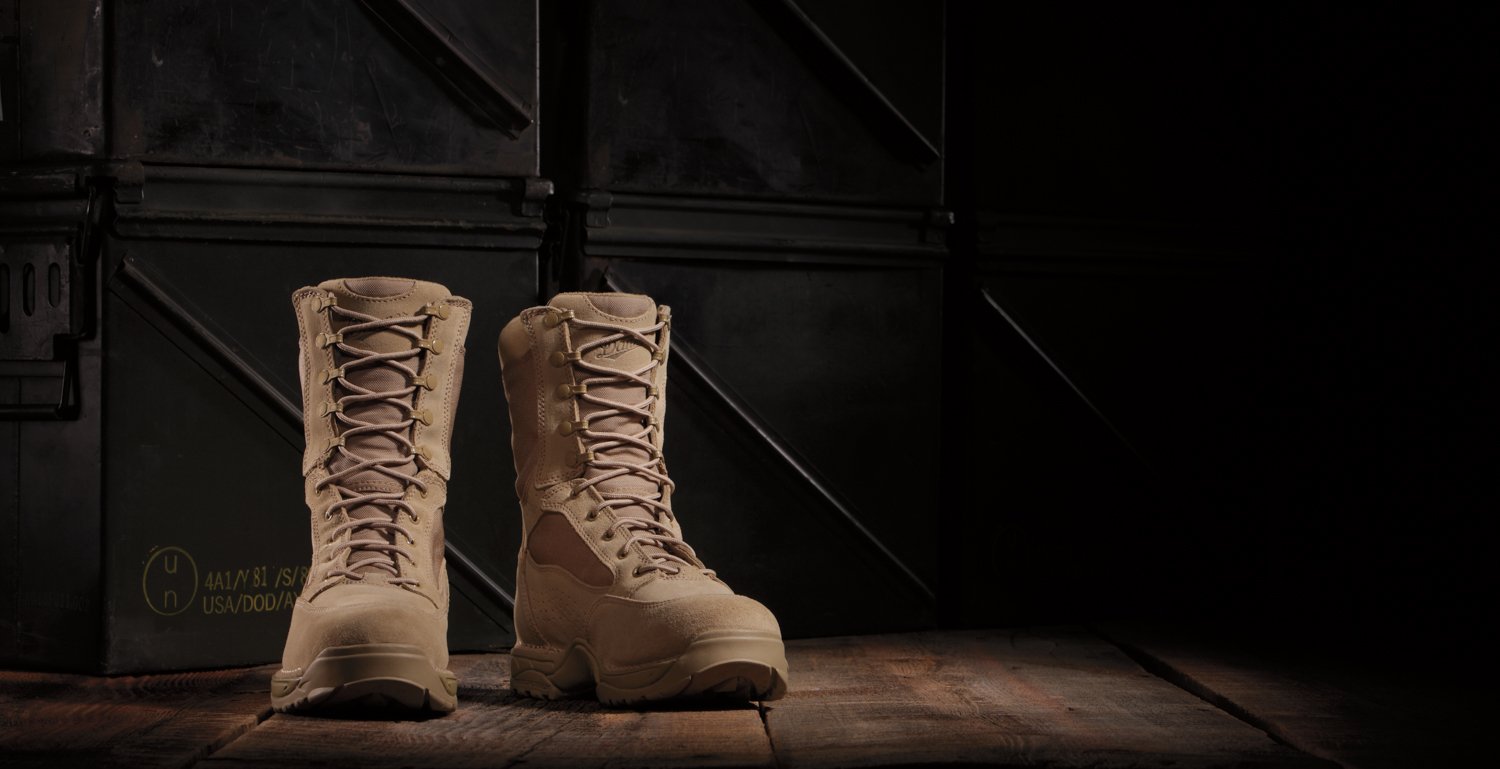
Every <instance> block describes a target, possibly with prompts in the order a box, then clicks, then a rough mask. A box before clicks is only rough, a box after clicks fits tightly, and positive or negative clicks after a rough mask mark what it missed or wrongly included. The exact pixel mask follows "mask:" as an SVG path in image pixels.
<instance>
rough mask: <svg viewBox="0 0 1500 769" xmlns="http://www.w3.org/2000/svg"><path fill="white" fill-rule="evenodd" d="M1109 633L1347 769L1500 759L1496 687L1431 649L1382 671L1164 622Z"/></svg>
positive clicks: (1160, 667) (1210, 696) (1172, 675)
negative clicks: (1499, 754) (1452, 674)
mask: <svg viewBox="0 0 1500 769" xmlns="http://www.w3.org/2000/svg"><path fill="white" fill-rule="evenodd" d="M1100 629H1101V631H1102V632H1103V633H1104V634H1105V635H1106V636H1108V637H1109V638H1110V640H1112V641H1114V642H1116V643H1117V644H1119V645H1121V646H1122V648H1124V649H1126V650H1127V651H1129V652H1130V653H1131V654H1133V655H1135V656H1136V657H1137V658H1138V659H1142V661H1143V662H1144V663H1145V664H1146V665H1148V666H1149V667H1150V668H1151V669H1152V670H1153V671H1154V672H1157V673H1158V674H1159V675H1161V676H1163V677H1165V678H1167V679H1168V680H1171V681H1173V682H1174V683H1177V684H1178V685H1180V686H1182V687H1183V688H1185V689H1187V690H1189V691H1191V692H1193V693H1194V694H1197V695H1198V696H1200V697H1202V698H1204V699H1205V700H1208V701H1209V702H1211V703H1213V704H1215V705H1217V706H1218V707H1220V708H1222V709H1224V710H1225V711H1227V712H1230V713H1233V714H1235V715H1237V716H1239V717H1240V718H1243V719H1244V720H1246V721H1248V722H1250V723H1252V724H1254V725H1256V726H1258V727H1260V728H1262V729H1264V730H1266V731H1267V732H1268V733H1270V734H1272V735H1275V737H1276V738H1277V739H1279V740H1281V741H1283V742H1285V743H1287V744H1288V745H1292V746H1294V747H1296V748H1298V749H1300V750H1303V751H1306V752H1308V753H1311V754H1313V755H1316V756H1321V757H1323V758H1327V759H1329V760H1330V761H1336V762H1338V763H1339V764H1341V765H1342V766H1343V767H1344V769H1406V768H1407V767H1414V766H1481V765H1484V764H1486V763H1489V762H1490V761H1493V760H1494V759H1493V756H1492V754H1493V747H1492V746H1490V745H1489V744H1488V742H1489V737H1490V734H1491V733H1490V732H1489V729H1490V728H1493V721H1494V719H1493V714H1494V711H1495V706H1494V703H1493V698H1492V697H1491V695H1490V693H1489V688H1488V687H1487V686H1481V685H1476V684H1477V683H1478V682H1477V681H1455V680H1453V679H1451V678H1448V677H1446V676H1444V675H1442V674H1443V673H1444V672H1446V671H1453V670H1458V669H1461V668H1456V667H1453V666H1449V665H1447V664H1444V661H1443V660H1441V659H1439V658H1434V657H1432V656H1430V655H1403V657H1402V658H1401V659H1399V660H1392V664H1391V665H1388V666H1386V667H1387V669H1384V670H1376V669H1374V668H1372V666H1371V665H1370V664H1368V663H1367V662H1350V661H1349V660H1347V659H1340V658H1339V655H1333V656H1332V657H1330V656H1329V655H1327V654H1326V653H1322V652H1319V653H1310V652H1308V651H1307V650H1306V648H1304V647H1305V645H1303V646H1298V645H1296V644H1294V645H1292V646H1291V647H1290V648H1284V647H1277V646H1273V645H1269V644H1263V643H1262V642H1257V641H1254V640H1250V639H1247V638H1241V639H1233V638H1228V637H1225V636H1223V635H1219V634H1206V633H1196V632H1193V631H1190V630H1186V629H1183V628H1167V627H1164V626H1161V625H1148V624H1125V623H1115V624H1108V625H1103V626H1101V628H1100ZM1370 641H1371V643H1378V642H1379V639H1373V638H1372V639H1370ZM1469 664H1472V662H1470V663H1469Z"/></svg>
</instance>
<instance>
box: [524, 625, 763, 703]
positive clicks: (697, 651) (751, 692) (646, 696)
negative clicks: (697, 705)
mask: <svg viewBox="0 0 1500 769" xmlns="http://www.w3.org/2000/svg"><path fill="white" fill-rule="evenodd" d="M510 685H511V688H512V689H514V690H515V691H516V692H517V693H518V694H521V695H524V696H527V697H534V698H537V699H546V700H557V699H570V698H574V697H585V696H588V695H590V694H592V695H594V696H595V697H597V698H598V699H599V701H600V702H602V703H604V704H605V705H616V706H618V705H634V704H640V703H643V702H653V701H658V700H667V699H681V698H689V697H723V698H732V699H741V700H761V701H766V700H776V699H780V698H781V697H782V696H784V695H785V694H786V687H787V664H786V649H785V646H783V644H782V642H781V638H780V637H778V636H776V635H774V634H770V633H764V634H760V633H751V632H745V631H717V632H712V633H705V634H703V635H701V636H698V637H697V638H695V639H693V642H692V643H691V644H689V645H688V648H687V649H686V650H684V651H683V653H682V654H681V655H679V656H678V657H677V658H676V659H672V660H666V661H662V662H656V663H652V664H650V665H643V666H640V667H636V668H628V669H624V670H617V671H610V670H604V669H603V667H602V666H601V665H600V664H599V656H598V655H597V654H596V653H595V652H594V650H593V648H592V647H591V646H590V645H589V643H588V642H587V641H584V640H582V639H579V640H576V641H574V642H573V644H572V645H571V646H569V647H568V648H567V649H565V650H562V651H555V650H550V649H540V648H537V647H533V646H523V645H521V644H517V645H516V646H515V648H513V649H512V650H511V653H510Z"/></svg>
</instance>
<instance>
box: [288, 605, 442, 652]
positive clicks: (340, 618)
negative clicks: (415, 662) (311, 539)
mask: <svg viewBox="0 0 1500 769" xmlns="http://www.w3.org/2000/svg"><path fill="white" fill-rule="evenodd" d="M352 587H354V586H351V588H352ZM358 587H359V589H345V590H337V589H335V590H331V591H328V593H325V594H323V595H320V596H318V598H316V599H314V600H313V601H312V602H307V601H302V600H299V601H298V602H297V604H296V606H295V607H294V608H293V610H292V626H291V629H290V630H289V632H288V633H287V644H286V651H285V654H284V655H283V658H282V659H283V661H282V667H283V669H286V670H295V669H299V668H305V667H307V666H308V665H309V664H311V662H312V661H313V660H314V659H316V658H317V656H318V655H319V654H321V653H322V652H323V651H324V650H326V649H330V648H336V647H343V646H357V645H362V644H402V645H408V646H416V647H418V648H420V649H422V651H423V652H425V653H426V654H427V657H428V659H429V660H430V661H431V662H432V663H433V665H434V666H435V667H445V666H446V665H447V662H448V621H447V617H446V614H445V613H443V612H440V611H438V610H437V609H436V608H434V607H433V606H432V603H431V601H429V600H428V599H426V598H425V597H422V596H420V595H415V594H413V593H410V592H407V591H404V590H400V589H397V588H366V587H364V586H358Z"/></svg>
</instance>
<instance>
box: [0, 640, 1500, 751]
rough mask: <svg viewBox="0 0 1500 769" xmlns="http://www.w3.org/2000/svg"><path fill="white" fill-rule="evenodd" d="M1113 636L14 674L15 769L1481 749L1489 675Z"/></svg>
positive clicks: (3, 727)
mask: <svg viewBox="0 0 1500 769" xmlns="http://www.w3.org/2000/svg"><path fill="white" fill-rule="evenodd" d="M1127 631H1128V632H1127ZM1102 632H1104V633H1106V634H1108V635H1109V637H1110V638H1111V639H1112V640H1115V641H1116V642H1117V644H1118V645H1117V644H1112V643H1109V642H1106V641H1105V640H1103V639H1101V638H1100V637H1099V636H1098V635H1095V634H1093V633H1091V632H1089V631H1087V630H1083V629H1080V628H1033V629H1027V630H1004V631H961V632H930V633H912V634H900V635H885V636H869V637H861V638H825V639H815V640H804V641H793V642H791V643H789V644H788V658H789V661H790V662H791V690H790V692H789V693H788V695H787V697H786V698H785V699H783V700H778V701H776V702H770V703H764V704H763V705H762V706H761V707H756V706H755V705H753V704H740V705H719V706H714V705H705V704H678V705H664V706H656V707H648V708H641V709H606V708H603V707H600V705H599V704H598V703H597V702H595V701H593V700H575V701H566V702H539V701H535V700H528V699H522V698H518V697H516V696H515V695H514V693H513V692H511V690H510V680H509V675H508V671H509V658H508V657H507V656H506V655H504V654H475V655H457V656H455V657H454V658H453V663H452V666H453V669H454V671H455V672H456V673H458V675H459V680H460V689H459V697H460V704H459V710H458V712H457V713H454V714H451V715H448V716H442V717H427V718H414V717H411V716H410V715H401V714H397V715H383V714H381V713H378V712H376V713H372V712H369V711H355V712H346V713H343V714H332V715H321V716H289V715H275V716H270V717H268V716H269V700H268V695H269V692H268V691H267V689H268V679H269V676H270V673H271V671H272V668H273V667H274V666H266V667H263V668H252V669H239V670H224V671H208V672H197V673H180V674H170V675H154V676H137V677H119V678H96V677H90V676H76V675H62V674H53V673H29V672H0V766H23V767H26V766H90V767H93V766H101V767H109V766H141V767H187V766H199V767H213V768H214V769H230V768H231V767H252V766H254V767H270V766H278V767H279V766H289V767H299V766H319V767H342V766H350V767H352V766H359V767H413V768H414V769H420V768H421V767H470V766H472V767H481V766H504V767H508V766H518V765H525V766H528V767H537V766H557V767H583V766H590V767H592V766H610V767H637V766H639V767H648V766H661V767H739V766H757V767H779V768H781V769H801V768H802V767H815V768H816V767H834V766H849V767H864V766H954V765H959V764H973V765H987V766H1038V765H1044V766H1049V767H1055V768H1057V769H1066V768H1067V767H1174V769H1192V768H1194V767H1198V768H1207V767H1299V768H1301V767H1305V768H1307V769H1312V768H1313V767H1325V768H1327V767H1333V766H1334V765H1335V764H1334V763H1333V762H1335V761H1336V762H1338V763H1339V764H1342V765H1343V766H1345V767H1347V768H1348V769H1382V768H1383V767H1396V766H1403V767H1404V766H1458V765H1469V764H1473V765H1479V764H1481V763H1482V762H1481V761H1478V760H1474V759H1476V758H1477V757H1478V756H1480V755H1482V753H1475V752H1472V751H1471V750H1470V748H1475V747H1476V746H1477V745H1478V744H1479V742H1480V740H1481V738H1482V737H1483V735H1484V734H1485V732H1484V726H1485V723H1486V721H1487V716H1488V713H1489V712H1490V711H1492V710H1493V708H1492V707H1491V706H1489V705H1488V703H1486V702H1485V701H1483V699H1482V696H1481V695H1482V694H1483V692H1481V691H1479V690H1478V687H1471V688H1472V689H1473V691H1472V692H1465V691H1458V690H1455V688H1454V687H1453V686H1452V685H1444V686H1437V685H1435V684H1434V685H1425V684H1423V682H1422V679H1421V678H1420V677H1415V678H1414V677H1404V678H1402V677H1392V676H1389V675H1379V676H1373V677H1372V676H1371V675H1370V674H1369V671H1368V670H1366V671H1364V672H1363V673H1361V672H1360V671H1358V670H1354V671H1352V672H1351V671H1342V672H1340V671H1336V670H1332V669H1330V668H1327V667H1326V666H1324V667H1317V666H1312V667H1298V666H1295V665H1290V664H1287V663H1275V664H1272V663H1268V662H1266V661H1265V660H1262V659H1259V658H1256V657H1254V656H1253V655H1249V654H1246V653H1245V652H1243V650H1237V649H1234V648H1228V647H1223V646H1222V645H1221V646H1214V645H1212V644H1205V643H1203V642H1201V641H1198V640H1193V639H1192V638H1190V637H1189V636H1187V635H1184V634H1181V633H1178V634H1175V635H1174V634H1172V633H1162V632H1160V631H1147V630H1140V629H1139V628H1137V629H1135V630H1130V629H1129V628H1128V626H1123V625H1115V626H1105V627H1103V628H1102ZM1122 648H1123V650H1122ZM1127 652H1128V654H1127ZM1132 655H1133V656H1134V657H1135V659H1139V660H1141V661H1142V662H1144V663H1145V665H1146V666H1147V667H1146V668H1143V667H1141V665H1138V664H1137V663H1136V662H1135V661H1134V660H1133V659H1132ZM1174 682H1175V683H1174ZM1262 729H1264V730H1265V731H1262ZM1267 732H1269V733H1270V735H1274V736H1275V738H1276V740H1280V741H1281V743H1284V744H1280V743H1278V742H1277V741H1276V740H1273V739H1272V737H1271V736H1268V734H1267ZM1466 746H1467V747H1466Z"/></svg>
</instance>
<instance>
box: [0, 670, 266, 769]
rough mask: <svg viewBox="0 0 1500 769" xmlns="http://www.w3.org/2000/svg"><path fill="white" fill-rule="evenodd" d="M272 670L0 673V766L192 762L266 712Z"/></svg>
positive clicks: (250, 726) (174, 764)
mask: <svg viewBox="0 0 1500 769" xmlns="http://www.w3.org/2000/svg"><path fill="white" fill-rule="evenodd" d="M274 668H275V666H274V665H272V666H266V667H263V668H241V669H234V670H216V671H206V672H198V673H174V674H169V675H152V676H122V677H117V678H100V677H94V676H81V675H68V674H60V673H31V672H6V673H0V765H3V766H8V767H9V766H15V767H27V766H46V767H61V766H80V767H85V766H86V767H114V766H122V767H123V766H130V767H186V766H192V765H193V764H194V763H195V762H197V761H198V760H199V759H200V758H202V757H204V756H207V755H208V754H210V753H212V752H213V751H215V750H217V749H219V748H220V747H222V746H224V745H227V744H228V743H229V742H231V741H232V740H234V739H235V738H237V737H239V736H240V735H242V734H245V733H246V732H249V731H250V730H251V729H253V728H254V727H255V725H256V724H257V723H258V722H260V721H261V720H262V719H264V718H265V717H266V716H268V715H270V713H271V701H270V677H271V672H272V670H273V669H274Z"/></svg>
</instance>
